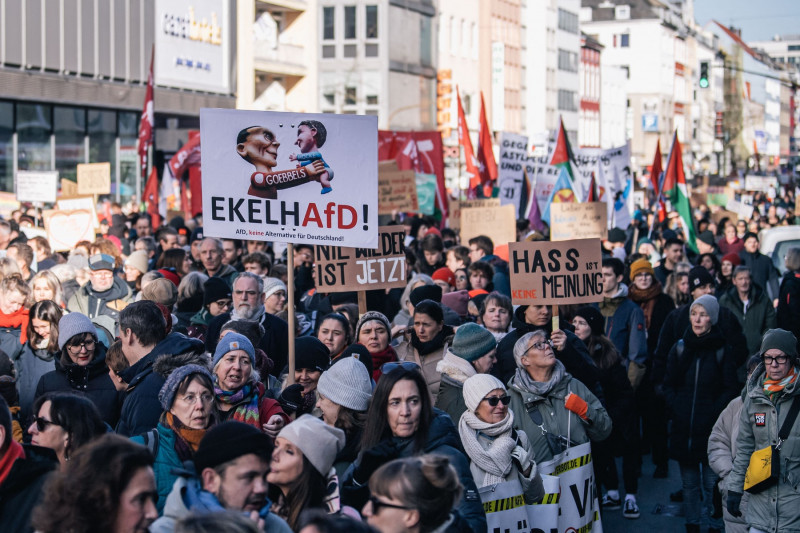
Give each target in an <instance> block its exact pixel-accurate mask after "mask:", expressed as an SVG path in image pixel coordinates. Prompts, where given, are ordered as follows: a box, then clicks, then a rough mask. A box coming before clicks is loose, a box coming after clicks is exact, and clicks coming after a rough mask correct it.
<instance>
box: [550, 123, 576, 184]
mask: <svg viewBox="0 0 800 533" xmlns="http://www.w3.org/2000/svg"><path fill="white" fill-rule="evenodd" d="M574 163H575V154H573V153H572V147H571V146H570V145H569V137H567V130H565V129H564V119H561V125H560V126H559V127H558V137H557V138H556V147H555V149H554V150H553V156H552V157H551V158H550V164H551V165H553V166H554V167H560V168H564V169H566V171H567V175H568V176H569V180H570V182H571V183H573V184H574V183H575V171H574V169H573V168H572V165H573V164H574Z"/></svg>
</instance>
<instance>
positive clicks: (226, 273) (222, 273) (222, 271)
mask: <svg viewBox="0 0 800 533" xmlns="http://www.w3.org/2000/svg"><path fill="white" fill-rule="evenodd" d="M206 274H208V272H206ZM238 275H239V271H238V270H236V269H235V268H233V267H232V266H230V265H221V266H220V267H219V271H218V272H217V273H216V274H214V275H213V276H212V275H211V274H208V277H210V278H220V279H222V280H223V281H224V282H225V283H227V284H228V286H229V287H230V288H231V289H233V280H234V279H236V277H237V276H238Z"/></svg>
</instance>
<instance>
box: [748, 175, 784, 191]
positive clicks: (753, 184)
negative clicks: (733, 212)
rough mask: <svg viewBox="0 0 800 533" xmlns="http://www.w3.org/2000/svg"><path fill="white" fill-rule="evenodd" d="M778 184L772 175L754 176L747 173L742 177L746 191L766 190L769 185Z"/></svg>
mask: <svg viewBox="0 0 800 533" xmlns="http://www.w3.org/2000/svg"><path fill="white" fill-rule="evenodd" d="M777 186H778V178H774V177H772V176H756V175H754V174H747V175H745V177H744V189H745V190H746V191H755V192H767V191H769V188H770V187H777Z"/></svg>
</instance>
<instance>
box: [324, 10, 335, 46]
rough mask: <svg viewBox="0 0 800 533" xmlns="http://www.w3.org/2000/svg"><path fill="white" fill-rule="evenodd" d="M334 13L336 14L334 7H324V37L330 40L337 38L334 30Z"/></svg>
mask: <svg viewBox="0 0 800 533" xmlns="http://www.w3.org/2000/svg"><path fill="white" fill-rule="evenodd" d="M333 15H334V13H333V7H323V8H322V38H323V39H324V40H326V41H330V40H333V39H334V38H335V34H334V31H333V28H334V20H333Z"/></svg>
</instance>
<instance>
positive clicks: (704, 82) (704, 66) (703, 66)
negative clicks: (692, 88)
mask: <svg viewBox="0 0 800 533" xmlns="http://www.w3.org/2000/svg"><path fill="white" fill-rule="evenodd" d="M700 88H701V89H708V61H701V62H700Z"/></svg>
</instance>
